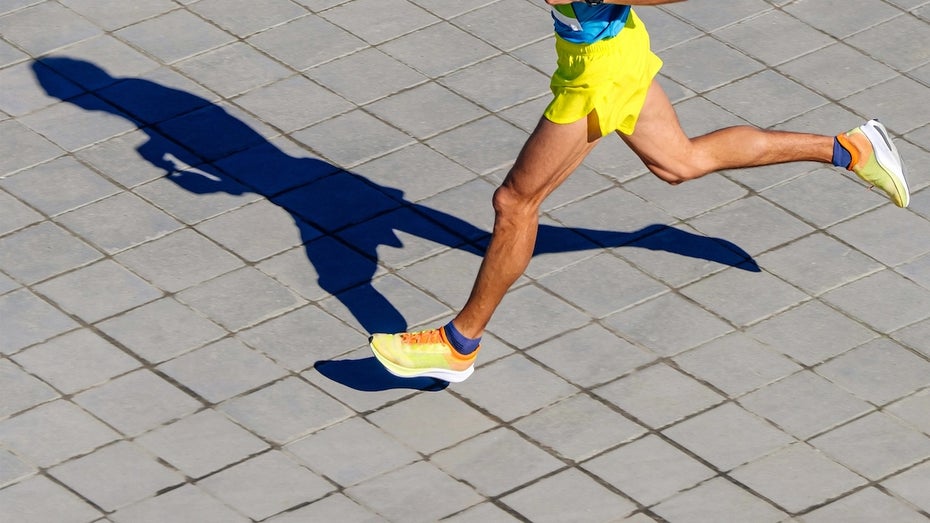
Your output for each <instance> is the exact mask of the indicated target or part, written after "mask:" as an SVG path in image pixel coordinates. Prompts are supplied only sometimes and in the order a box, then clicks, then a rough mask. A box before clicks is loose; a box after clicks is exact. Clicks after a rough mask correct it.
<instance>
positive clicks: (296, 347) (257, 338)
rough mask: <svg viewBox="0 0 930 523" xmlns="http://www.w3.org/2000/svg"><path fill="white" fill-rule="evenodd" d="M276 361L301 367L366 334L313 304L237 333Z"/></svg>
mask: <svg viewBox="0 0 930 523" xmlns="http://www.w3.org/2000/svg"><path fill="white" fill-rule="evenodd" d="M238 336H239V338H240V339H242V340H243V341H245V342H246V343H247V344H249V346H251V347H253V348H256V349H258V350H260V351H262V352H264V353H265V354H266V355H267V356H269V357H270V358H272V359H273V360H275V362H277V363H278V364H279V365H282V366H283V367H285V368H287V369H290V370H292V371H297V372H299V371H302V370H304V369H307V368H308V367H310V366H311V365H313V364H314V363H317V362H318V361H323V360H327V359H330V358H334V357H336V356H339V355H342V354H345V353H346V352H349V351H350V350H352V349H355V348H358V347H359V346H361V345H364V344H365V337H364V336H362V335H360V334H359V332H358V331H356V330H354V329H351V328H349V327H348V326H347V325H345V324H344V323H342V322H340V321H339V320H337V319H336V318H334V317H332V316H331V315H329V314H327V313H325V312H323V311H321V310H320V309H318V308H316V307H312V306H311V307H304V308H301V309H298V310H296V311H293V312H289V313H287V314H285V315H283V316H281V317H278V318H275V319H273V320H271V321H268V322H265V323H263V324H261V325H259V326H257V327H253V328H251V329H247V330H245V331H242V332H240V333H239V335H238Z"/></svg>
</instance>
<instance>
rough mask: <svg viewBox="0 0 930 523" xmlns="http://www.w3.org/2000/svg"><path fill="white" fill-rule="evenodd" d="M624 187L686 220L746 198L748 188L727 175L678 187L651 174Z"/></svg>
mask: <svg viewBox="0 0 930 523" xmlns="http://www.w3.org/2000/svg"><path fill="white" fill-rule="evenodd" d="M624 188H626V189H628V190H629V191H631V192H633V193H635V194H637V195H639V196H640V197H642V198H644V199H645V200H647V201H650V202H653V203H655V204H657V205H659V206H660V207H662V209H664V210H665V211H666V212H668V213H669V214H671V215H672V216H675V217H676V218H682V219H685V218H690V217H692V216H696V215H698V214H702V213H704V212H706V211H709V210H711V209H714V208H716V207H719V206H721V205H725V204H727V203H730V202H731V201H733V200H737V199H739V198H742V197H743V196H745V195H746V189H744V188H743V187H740V186H738V185H736V184H735V183H733V182H731V181H729V180H728V179H726V178H724V177H723V176H705V177H703V178H699V179H697V180H694V181H692V182H691V183H689V184H688V185H686V186H685V187H678V186H674V185H669V184H667V183H665V182H663V181H662V180H660V179H659V178H657V177H656V176H652V175H651V174H650V175H645V176H641V177H639V178H637V179H635V180H632V181H630V182H628V183H626V184H624Z"/></svg>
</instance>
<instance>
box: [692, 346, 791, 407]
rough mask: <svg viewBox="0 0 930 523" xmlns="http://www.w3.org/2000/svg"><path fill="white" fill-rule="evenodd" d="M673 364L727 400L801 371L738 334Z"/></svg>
mask: <svg viewBox="0 0 930 523" xmlns="http://www.w3.org/2000/svg"><path fill="white" fill-rule="evenodd" d="M674 361H675V363H676V364H677V365H678V366H679V368H681V369H682V370H684V371H685V372H687V373H689V374H691V375H692V376H694V377H696V378H698V379H700V380H702V381H704V382H706V383H709V384H711V385H713V386H714V387H716V388H717V389H719V390H721V391H723V392H724V393H726V394H727V395H728V396H729V397H731V398H734V397H738V396H742V395H743V394H746V393H747V392H750V391H753V390H756V389H758V388H760V387H763V386H765V385H768V384H770V383H773V382H775V381H777V380H780V379H781V378H784V377H785V376H788V375H789V374H793V373H795V372H797V371H799V370H801V367H800V366H799V365H797V364H796V363H794V362H792V361H791V360H789V359H788V358H786V357H784V356H782V355H781V354H779V353H777V352H776V351H773V350H772V349H771V348H769V347H768V346H766V345H765V344H763V343H760V342H758V341H756V340H755V339H753V338H751V337H749V336H746V335H745V334H743V333H740V332H734V333H731V334H728V335H726V336H724V337H722V338H718V339H716V340H714V341H712V342H710V343H707V344H705V345H702V346H701V347H698V348H696V349H694V350H692V351H688V352H686V353H684V354H680V355H678V356H676V357H675V358H674Z"/></svg>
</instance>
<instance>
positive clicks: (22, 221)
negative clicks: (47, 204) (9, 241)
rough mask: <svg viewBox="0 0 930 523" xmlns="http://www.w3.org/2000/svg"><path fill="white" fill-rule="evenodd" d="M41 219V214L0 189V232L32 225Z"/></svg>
mask: <svg viewBox="0 0 930 523" xmlns="http://www.w3.org/2000/svg"><path fill="white" fill-rule="evenodd" d="M42 219H43V217H42V215H41V214H39V213H37V212H36V211H35V210H33V209H32V208H30V207H29V206H27V205H26V204H24V203H21V202H20V201H19V200H17V199H16V198H14V197H12V196H10V194H9V193H7V192H5V191H0V234H6V233H8V232H12V231H15V230H17V229H19V228H21V227H25V226H27V225H32V224H33V223H36V222H40V221H42Z"/></svg>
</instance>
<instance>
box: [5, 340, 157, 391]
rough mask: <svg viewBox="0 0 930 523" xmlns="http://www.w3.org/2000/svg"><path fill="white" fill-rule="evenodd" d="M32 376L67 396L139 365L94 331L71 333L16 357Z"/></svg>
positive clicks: (14, 357)
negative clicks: (37, 377)
mask: <svg viewBox="0 0 930 523" xmlns="http://www.w3.org/2000/svg"><path fill="white" fill-rule="evenodd" d="M13 360H14V361H16V362H17V363H19V364H20V365H22V366H23V368H25V369H26V370H28V371H29V372H30V373H32V374H34V375H36V376H39V377H40V378H42V379H43V380H44V381H45V382H47V383H49V384H51V385H52V386H54V387H55V388H56V389H58V390H60V391H62V392H64V393H65V394H73V393H75V392H78V391H81V390H84V389H86V388H88V387H92V386H94V385H99V384H101V383H103V382H105V381H107V380H109V379H110V378H112V377H113V376H116V375H119V374H123V373H125V372H129V371H130V370H133V369H135V368H137V367H139V362H138V361H136V359H134V358H132V357H131V356H129V355H127V354H126V353H124V352H122V351H120V350H119V349H118V348H116V347H115V346H113V344H111V343H110V342H108V341H106V340H105V339H103V338H101V337H100V336H98V335H97V334H95V333H94V332H93V331H90V330H87V329H81V330H77V331H72V332H69V333H67V334H64V335H62V336H59V337H57V338H54V339H52V340H50V341H47V342H45V343H43V344H41V345H36V346H34V347H32V348H30V349H27V350H24V351H21V352H19V353H18V354H16V355H15V356H13Z"/></svg>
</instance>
